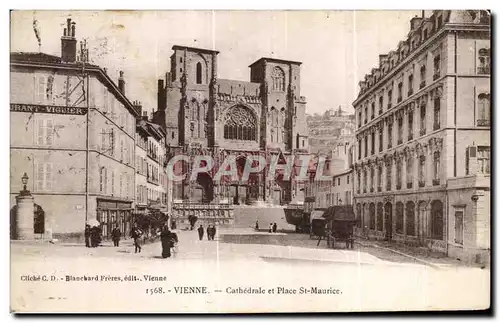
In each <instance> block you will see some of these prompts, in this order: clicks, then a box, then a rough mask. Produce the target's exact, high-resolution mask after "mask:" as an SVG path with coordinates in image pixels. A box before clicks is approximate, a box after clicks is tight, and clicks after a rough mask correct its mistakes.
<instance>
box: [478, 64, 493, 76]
mask: <svg viewBox="0 0 500 323" xmlns="http://www.w3.org/2000/svg"><path fill="white" fill-rule="evenodd" d="M477 74H483V75H484V74H490V67H489V66H484V67H478V68H477Z"/></svg>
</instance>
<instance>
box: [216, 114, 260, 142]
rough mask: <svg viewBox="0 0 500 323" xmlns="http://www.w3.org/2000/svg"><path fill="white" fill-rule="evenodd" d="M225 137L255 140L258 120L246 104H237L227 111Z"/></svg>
mask: <svg viewBox="0 0 500 323" xmlns="http://www.w3.org/2000/svg"><path fill="white" fill-rule="evenodd" d="M224 123H225V124H224V138H225V139H236V140H255V138H256V137H257V134H256V132H257V120H256V118H255V116H254V114H253V113H252V112H251V111H250V110H249V109H248V108H246V107H244V106H235V107H233V108H231V110H230V111H228V112H227V114H226V117H225V122H224Z"/></svg>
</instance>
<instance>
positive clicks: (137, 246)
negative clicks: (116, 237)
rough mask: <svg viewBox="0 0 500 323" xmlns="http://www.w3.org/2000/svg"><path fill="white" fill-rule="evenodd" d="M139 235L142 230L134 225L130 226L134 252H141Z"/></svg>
mask: <svg viewBox="0 0 500 323" xmlns="http://www.w3.org/2000/svg"><path fill="white" fill-rule="evenodd" d="M141 235H142V232H141V230H139V228H137V227H136V226H135V225H134V226H133V227H132V231H131V232H130V237H131V238H132V239H134V246H135V253H137V252H141V250H142V247H141Z"/></svg>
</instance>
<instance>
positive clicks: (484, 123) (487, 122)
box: [477, 119, 490, 126]
mask: <svg viewBox="0 0 500 323" xmlns="http://www.w3.org/2000/svg"><path fill="white" fill-rule="evenodd" d="M477 125H478V126H489V125H490V120H488V119H479V120H477Z"/></svg>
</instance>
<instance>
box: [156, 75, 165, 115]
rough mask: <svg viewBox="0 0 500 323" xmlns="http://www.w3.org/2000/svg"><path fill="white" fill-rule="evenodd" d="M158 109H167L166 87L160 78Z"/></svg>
mask: <svg viewBox="0 0 500 323" xmlns="http://www.w3.org/2000/svg"><path fill="white" fill-rule="evenodd" d="M157 100H158V101H157V103H158V107H157V109H158V111H162V110H165V87H164V82H163V80H158V99H157Z"/></svg>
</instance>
